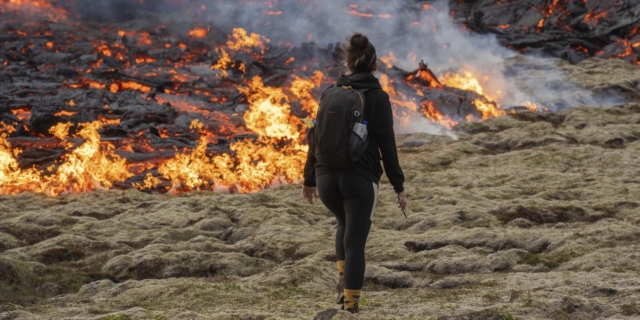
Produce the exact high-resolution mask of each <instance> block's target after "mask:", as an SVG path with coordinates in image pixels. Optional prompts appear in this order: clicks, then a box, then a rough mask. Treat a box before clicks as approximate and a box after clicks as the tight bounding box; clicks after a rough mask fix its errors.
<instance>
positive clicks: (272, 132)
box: [238, 76, 300, 140]
mask: <svg viewBox="0 0 640 320" xmlns="http://www.w3.org/2000/svg"><path fill="white" fill-rule="evenodd" d="M238 91H240V92H241V93H244V94H246V95H247V97H248V100H249V104H250V105H251V109H250V110H249V111H247V112H246V113H245V114H244V120H245V121H246V123H247V128H248V129H250V130H251V131H253V132H255V133H257V134H259V135H262V136H267V137H272V138H278V139H283V138H288V139H292V140H296V139H298V137H299V136H300V132H299V131H298V130H297V128H296V127H295V126H292V125H291V123H292V122H293V121H295V120H294V119H295V118H294V117H292V116H291V115H290V110H291V107H290V106H289V104H288V101H289V99H288V98H287V96H286V95H285V93H284V92H283V91H282V89H281V88H271V87H265V86H264V85H263V83H262V79H261V78H260V77H258V76H255V77H253V79H252V80H251V83H250V84H249V87H248V88H246V87H241V88H238Z"/></svg>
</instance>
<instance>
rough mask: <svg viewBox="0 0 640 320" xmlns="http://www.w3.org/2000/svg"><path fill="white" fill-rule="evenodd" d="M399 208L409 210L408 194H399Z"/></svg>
mask: <svg viewBox="0 0 640 320" xmlns="http://www.w3.org/2000/svg"><path fill="white" fill-rule="evenodd" d="M398 207H399V208H400V209H402V210H406V209H407V193H406V192H404V191H402V192H400V193H398Z"/></svg>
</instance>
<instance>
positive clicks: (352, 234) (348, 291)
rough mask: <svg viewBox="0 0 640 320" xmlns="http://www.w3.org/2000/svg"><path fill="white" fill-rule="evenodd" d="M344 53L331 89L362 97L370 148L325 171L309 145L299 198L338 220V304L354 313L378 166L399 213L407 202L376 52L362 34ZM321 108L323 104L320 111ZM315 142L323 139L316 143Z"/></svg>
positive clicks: (374, 198)
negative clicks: (342, 69)
mask: <svg viewBox="0 0 640 320" xmlns="http://www.w3.org/2000/svg"><path fill="white" fill-rule="evenodd" d="M344 49H345V50H344V51H345V53H346V57H345V65H346V66H347V67H348V69H349V72H348V73H347V74H346V75H342V76H341V77H339V78H338V80H337V82H336V85H335V86H336V87H341V88H346V89H348V90H356V91H358V92H360V93H361V94H363V95H364V97H363V98H364V99H363V100H364V112H363V114H364V116H363V119H364V120H365V121H362V124H363V125H365V126H366V132H368V135H367V136H368V138H365V140H368V142H367V144H366V148H365V149H364V153H363V154H362V157H361V158H360V159H359V160H358V161H357V162H356V163H355V164H354V165H353V166H351V167H349V168H346V169H337V168H335V167H333V168H332V167H331V166H328V165H323V163H321V161H318V160H317V159H316V156H315V154H314V152H315V150H314V143H312V142H311V141H310V143H309V146H310V148H309V153H308V156H307V162H306V165H305V169H304V186H303V188H302V195H303V197H304V198H305V199H306V200H307V201H309V203H312V202H313V198H314V197H317V196H319V197H320V200H321V201H322V203H323V204H324V205H325V206H326V207H327V208H328V209H329V210H330V211H331V212H332V213H333V214H334V215H335V217H336V219H337V220H338V230H337V232H336V257H337V263H336V264H337V267H338V273H339V274H340V280H339V282H338V303H342V304H343V307H342V308H343V309H344V310H347V311H349V312H351V313H357V312H358V311H359V309H358V300H359V299H360V296H361V290H362V284H363V281H364V273H365V255H364V249H365V244H366V241H367V236H368V235H369V230H370V228H371V223H372V221H373V211H374V209H375V206H376V201H377V195H378V182H379V181H380V177H381V175H382V166H381V165H380V160H382V162H383V164H384V171H385V172H386V175H387V177H388V178H389V181H390V182H391V185H393V189H394V190H395V192H396V193H397V194H398V204H399V207H400V208H402V209H403V210H404V209H406V206H407V197H406V194H405V192H404V187H403V183H404V175H403V173H402V169H401V168H400V164H399V163H398V154H397V150H396V143H395V137H394V132H393V112H392V110H391V103H390V101H389V95H388V94H387V93H386V92H384V90H382V87H381V86H380V82H379V81H378V79H377V78H376V77H375V76H374V73H375V71H376V70H377V67H378V65H377V58H376V49H375V47H374V46H373V44H371V43H370V42H369V39H368V38H367V37H366V36H364V35H362V34H360V33H356V34H354V35H353V36H351V38H350V39H349V43H348V44H347V45H345V46H344ZM322 108H323V104H322V99H321V101H320V109H322ZM330 125H331V126H333V125H334V124H330ZM325 126H326V124H325ZM341 126H344V124H343V123H335V127H336V130H340V127H341ZM318 139H321V138H316V139H315V140H316V141H317V140H318ZM310 140H311V139H310ZM381 155H382V158H381V157H380V156H381Z"/></svg>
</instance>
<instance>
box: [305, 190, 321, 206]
mask: <svg viewBox="0 0 640 320" xmlns="http://www.w3.org/2000/svg"><path fill="white" fill-rule="evenodd" d="M302 197H303V198H305V200H307V202H309V203H310V204H313V198H317V197H318V190H317V189H316V187H307V186H302Z"/></svg>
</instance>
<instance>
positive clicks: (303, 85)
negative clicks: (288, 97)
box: [289, 70, 322, 118]
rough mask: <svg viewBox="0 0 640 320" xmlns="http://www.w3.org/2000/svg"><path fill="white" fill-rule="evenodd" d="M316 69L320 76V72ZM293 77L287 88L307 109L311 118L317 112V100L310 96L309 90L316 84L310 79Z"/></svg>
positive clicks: (304, 108)
mask: <svg viewBox="0 0 640 320" xmlns="http://www.w3.org/2000/svg"><path fill="white" fill-rule="evenodd" d="M316 71H317V72H319V73H320V75H321V76H322V72H320V71H318V70H316ZM294 77H295V80H294V81H293V82H292V83H291V88H290V89H289V90H291V93H293V94H294V95H295V96H296V97H297V98H298V99H299V100H300V103H301V104H302V109H303V110H305V111H307V113H309V115H310V116H311V117H312V118H315V116H316V113H317V112H318V102H316V100H315V99H313V97H312V96H311V90H312V89H313V88H315V87H316V84H315V83H314V82H313V81H312V80H307V79H302V78H300V77H297V76H294Z"/></svg>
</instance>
